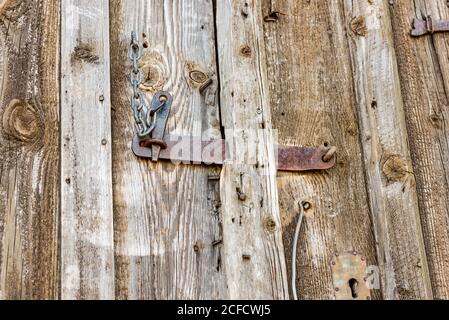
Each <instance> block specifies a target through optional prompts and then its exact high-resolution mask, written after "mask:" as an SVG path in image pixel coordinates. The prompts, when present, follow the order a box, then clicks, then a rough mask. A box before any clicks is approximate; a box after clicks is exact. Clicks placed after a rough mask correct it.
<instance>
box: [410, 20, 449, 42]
mask: <svg viewBox="0 0 449 320" xmlns="http://www.w3.org/2000/svg"><path fill="white" fill-rule="evenodd" d="M445 31H449V21H447V20H437V21H434V20H433V19H432V17H431V16H428V17H427V18H426V19H425V20H422V19H417V18H415V19H413V26H412V32H411V34H412V36H413V37H420V36H423V35H426V34H434V33H435V32H445Z"/></svg>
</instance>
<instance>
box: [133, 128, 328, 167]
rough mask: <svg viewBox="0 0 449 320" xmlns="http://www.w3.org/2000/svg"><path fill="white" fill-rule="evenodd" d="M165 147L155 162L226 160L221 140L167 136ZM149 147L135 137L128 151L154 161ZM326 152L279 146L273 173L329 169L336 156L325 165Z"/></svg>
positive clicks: (223, 141) (324, 149)
mask: <svg viewBox="0 0 449 320" xmlns="http://www.w3.org/2000/svg"><path fill="white" fill-rule="evenodd" d="M165 144H166V145H165V148H162V150H160V154H159V156H158V157H157V158H160V159H165V160H171V161H172V162H174V163H184V164H217V165H222V164H223V163H224V161H225V160H226V155H227V152H226V142H225V140H221V139H220V140H212V141H202V140H201V138H197V137H188V136H170V135H167V136H166V137H165ZM150 145H151V143H148V141H146V140H145V139H142V138H139V137H138V136H137V135H136V136H135V137H134V139H133V143H132V150H133V152H134V154H135V155H136V156H138V157H141V158H149V159H153V160H154V156H153V155H154V153H153V152H154V150H153V149H152V148H149V146H150ZM328 151H329V149H326V148H307V147H294V146H283V145H279V146H277V154H278V158H277V169H278V170H279V171H291V172H298V171H311V170H327V169H331V168H332V167H334V166H335V164H336V156H335V155H333V156H332V157H331V158H330V160H329V161H325V160H324V159H323V158H324V157H325V156H326V154H328Z"/></svg>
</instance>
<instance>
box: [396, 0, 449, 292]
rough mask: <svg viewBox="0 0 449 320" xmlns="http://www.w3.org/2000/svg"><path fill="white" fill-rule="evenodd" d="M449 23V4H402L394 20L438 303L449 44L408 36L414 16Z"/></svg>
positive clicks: (448, 236)
mask: <svg viewBox="0 0 449 320" xmlns="http://www.w3.org/2000/svg"><path fill="white" fill-rule="evenodd" d="M428 15H432V18H433V19H435V20H439V19H449V10H448V8H447V3H446V2H445V1H411V0H398V1H395V2H394V5H393V6H391V21H392V26H393V35H394V41H395V48H396V52H397V59H398V66H399V75H400V79H401V88H402V94H403V99H404V106H405V118H406V123H407V127H408V133H409V141H410V148H411V155H412V160H413V166H414V172H415V178H416V183H417V190H418V197H419V206H420V211H421V222H422V227H423V234H424V240H425V245H426V252H427V258H428V264H429V269H430V276H431V280H432V287H433V293H434V298H436V299H449V274H448V272H447V270H449V260H448V259H447V257H448V256H449V186H448V178H449V167H448V163H449V145H448V141H449V132H448V130H447V119H448V118H449V108H448V106H449V96H448V92H449V84H448V83H449V52H448V47H449V40H448V37H447V33H445V34H435V35H427V36H423V37H421V38H412V37H411V36H410V30H411V22H412V19H413V18H414V17H417V18H420V19H421V18H423V17H426V16H428Z"/></svg>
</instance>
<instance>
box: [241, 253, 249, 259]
mask: <svg viewBox="0 0 449 320" xmlns="http://www.w3.org/2000/svg"><path fill="white" fill-rule="evenodd" d="M242 258H243V260H251V255H249V254H244V255H242Z"/></svg>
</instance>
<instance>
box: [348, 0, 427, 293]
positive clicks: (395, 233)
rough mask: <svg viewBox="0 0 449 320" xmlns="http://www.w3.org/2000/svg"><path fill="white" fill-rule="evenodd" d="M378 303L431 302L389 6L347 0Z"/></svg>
mask: <svg viewBox="0 0 449 320" xmlns="http://www.w3.org/2000/svg"><path fill="white" fill-rule="evenodd" d="M345 13H346V14H345V16H346V17H347V21H346V23H347V25H348V26H349V34H350V36H351V39H350V42H349V43H350V49H351V56H352V65H353V74H354V86H355V93H356V97H357V106H358V111H359V123H360V130H361V142H362V151H363V157H364V162H365V172H366V178H367V190H368V196H369V200H370V207H371V213H372V219H373V223H374V231H375V235H376V244H377V254H378V261H379V268H380V272H381V284H382V292H383V297H384V299H388V300H391V299H431V298H432V289H431V286H430V277H429V270H428V267H427V261H426V252H425V248H424V242H423V236H422V229H421V222H420V216H419V208H418V198H417V193H416V183H415V177H414V173H413V167H412V164H411V158H410V150H409V146H408V141H407V128H406V124H405V115H404V105H403V101H402V96H401V89H400V82H399V76H398V70H397V62H396V56H395V50H394V44H393V35H392V29H391V21H390V16H389V4H388V2H387V1H383V0H373V1H371V2H354V1H351V0H347V1H345Z"/></svg>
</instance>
